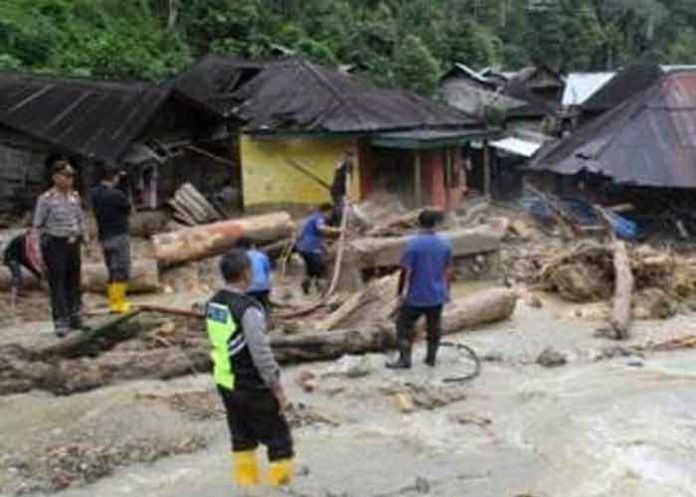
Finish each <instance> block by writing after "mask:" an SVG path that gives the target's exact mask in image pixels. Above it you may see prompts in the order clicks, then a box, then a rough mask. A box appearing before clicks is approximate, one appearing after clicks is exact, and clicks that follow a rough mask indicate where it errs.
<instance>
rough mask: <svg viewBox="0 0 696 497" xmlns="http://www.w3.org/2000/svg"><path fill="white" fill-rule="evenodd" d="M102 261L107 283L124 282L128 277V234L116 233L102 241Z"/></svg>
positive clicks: (129, 253)
mask: <svg viewBox="0 0 696 497" xmlns="http://www.w3.org/2000/svg"><path fill="white" fill-rule="evenodd" d="M102 249H103V251H104V262H105V263H106V268H107V270H108V271H109V283H126V282H127V281H128V280H129V279H130V271H131V251H130V237H129V235H127V234H125V235H118V236H114V237H111V238H107V239H106V240H104V241H102Z"/></svg>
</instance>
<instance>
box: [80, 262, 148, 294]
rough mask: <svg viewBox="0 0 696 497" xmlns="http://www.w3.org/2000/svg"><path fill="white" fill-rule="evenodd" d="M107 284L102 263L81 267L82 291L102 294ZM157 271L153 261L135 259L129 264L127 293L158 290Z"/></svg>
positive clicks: (105, 272)
mask: <svg viewBox="0 0 696 497" xmlns="http://www.w3.org/2000/svg"><path fill="white" fill-rule="evenodd" d="M108 282H109V273H108V271H107V269H106V266H105V265H104V264H103V263H94V264H85V265H83V266H82V289H83V290H84V291H88V292H95V293H103V292H104V291H106V285H107V283H108ZM159 287H160V281H159V270H158V268H157V261H156V260H154V259H136V260H134V261H133V262H132V264H131V274H130V280H129V281H128V291H129V292H131V293H149V292H156V291H158V290H159Z"/></svg>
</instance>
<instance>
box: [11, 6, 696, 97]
mask: <svg viewBox="0 0 696 497" xmlns="http://www.w3.org/2000/svg"><path fill="white" fill-rule="evenodd" d="M208 52H215V53H226V54H237V55H241V56H247V57H268V56H273V55H279V54H297V55H299V56H302V57H305V58H307V59H309V60H312V61H316V62H320V63H322V64H328V65H339V64H347V65H351V66H352V67H354V69H355V70H356V71H357V72H360V73H363V74H365V75H366V76H367V77H369V78H371V79H373V80H374V81H376V82H379V83H384V84H396V85H402V86H406V87H409V88H413V89H416V90H418V91H421V92H423V93H431V92H432V91H433V89H434V86H435V84H436V82H437V79H438V77H439V75H440V74H441V73H442V71H444V70H446V69H447V68H448V67H449V65H450V64H451V63H452V62H455V61H457V62H464V63H466V64H469V65H471V66H473V67H476V68H482V67H484V66H497V67H501V68H504V69H506V70H513V69H517V68H519V67H521V66H523V65H526V64H528V63H530V62H544V63H547V64H549V65H551V66H553V67H555V68H557V69H559V70H561V71H569V70H603V69H612V68H616V67H618V66H620V65H621V64H623V63H625V62H626V61H629V60H634V59H636V58H643V59H650V60H655V61H658V62H663V63H675V64H688V63H696V0H2V1H1V2H0V69H18V70H31V71H39V72H51V73H60V74H70V75H81V76H91V77H98V78H118V79H135V78H137V79H148V80H163V79H166V78H167V77H169V76H171V75H172V74H174V73H176V72H177V71H179V70H180V69H182V68H183V67H185V66H187V65H189V64H190V63H191V62H192V61H193V60H195V59H196V57H199V56H200V55H202V54H205V53H208Z"/></svg>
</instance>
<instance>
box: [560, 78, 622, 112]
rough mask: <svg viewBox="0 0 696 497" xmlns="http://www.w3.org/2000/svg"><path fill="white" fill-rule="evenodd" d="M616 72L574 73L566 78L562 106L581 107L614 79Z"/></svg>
mask: <svg viewBox="0 0 696 497" xmlns="http://www.w3.org/2000/svg"><path fill="white" fill-rule="evenodd" d="M615 74H616V73H614V72H584V73H583V72H572V73H570V74H568V77H567V78H566V86H565V90H564V91H563V99H562V101H561V104H562V105H566V106H570V105H581V104H583V103H584V102H585V101H586V100H587V99H588V98H590V97H591V96H592V95H593V94H594V93H596V92H597V91H598V90H599V89H600V88H602V87H603V86H604V85H605V84H607V83H608V82H609V81H610V80H611V78H613V77H614V75H615Z"/></svg>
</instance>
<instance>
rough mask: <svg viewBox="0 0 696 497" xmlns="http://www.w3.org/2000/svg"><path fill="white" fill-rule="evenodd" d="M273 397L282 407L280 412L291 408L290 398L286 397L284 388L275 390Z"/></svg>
mask: <svg viewBox="0 0 696 497" xmlns="http://www.w3.org/2000/svg"><path fill="white" fill-rule="evenodd" d="M273 395H274V396H275V398H276V400H277V401H278V405H279V406H280V412H283V411H286V410H287V409H288V407H290V401H289V400H288V396H287V395H286V393H285V390H284V389H283V387H278V388H276V389H274V390H273Z"/></svg>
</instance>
